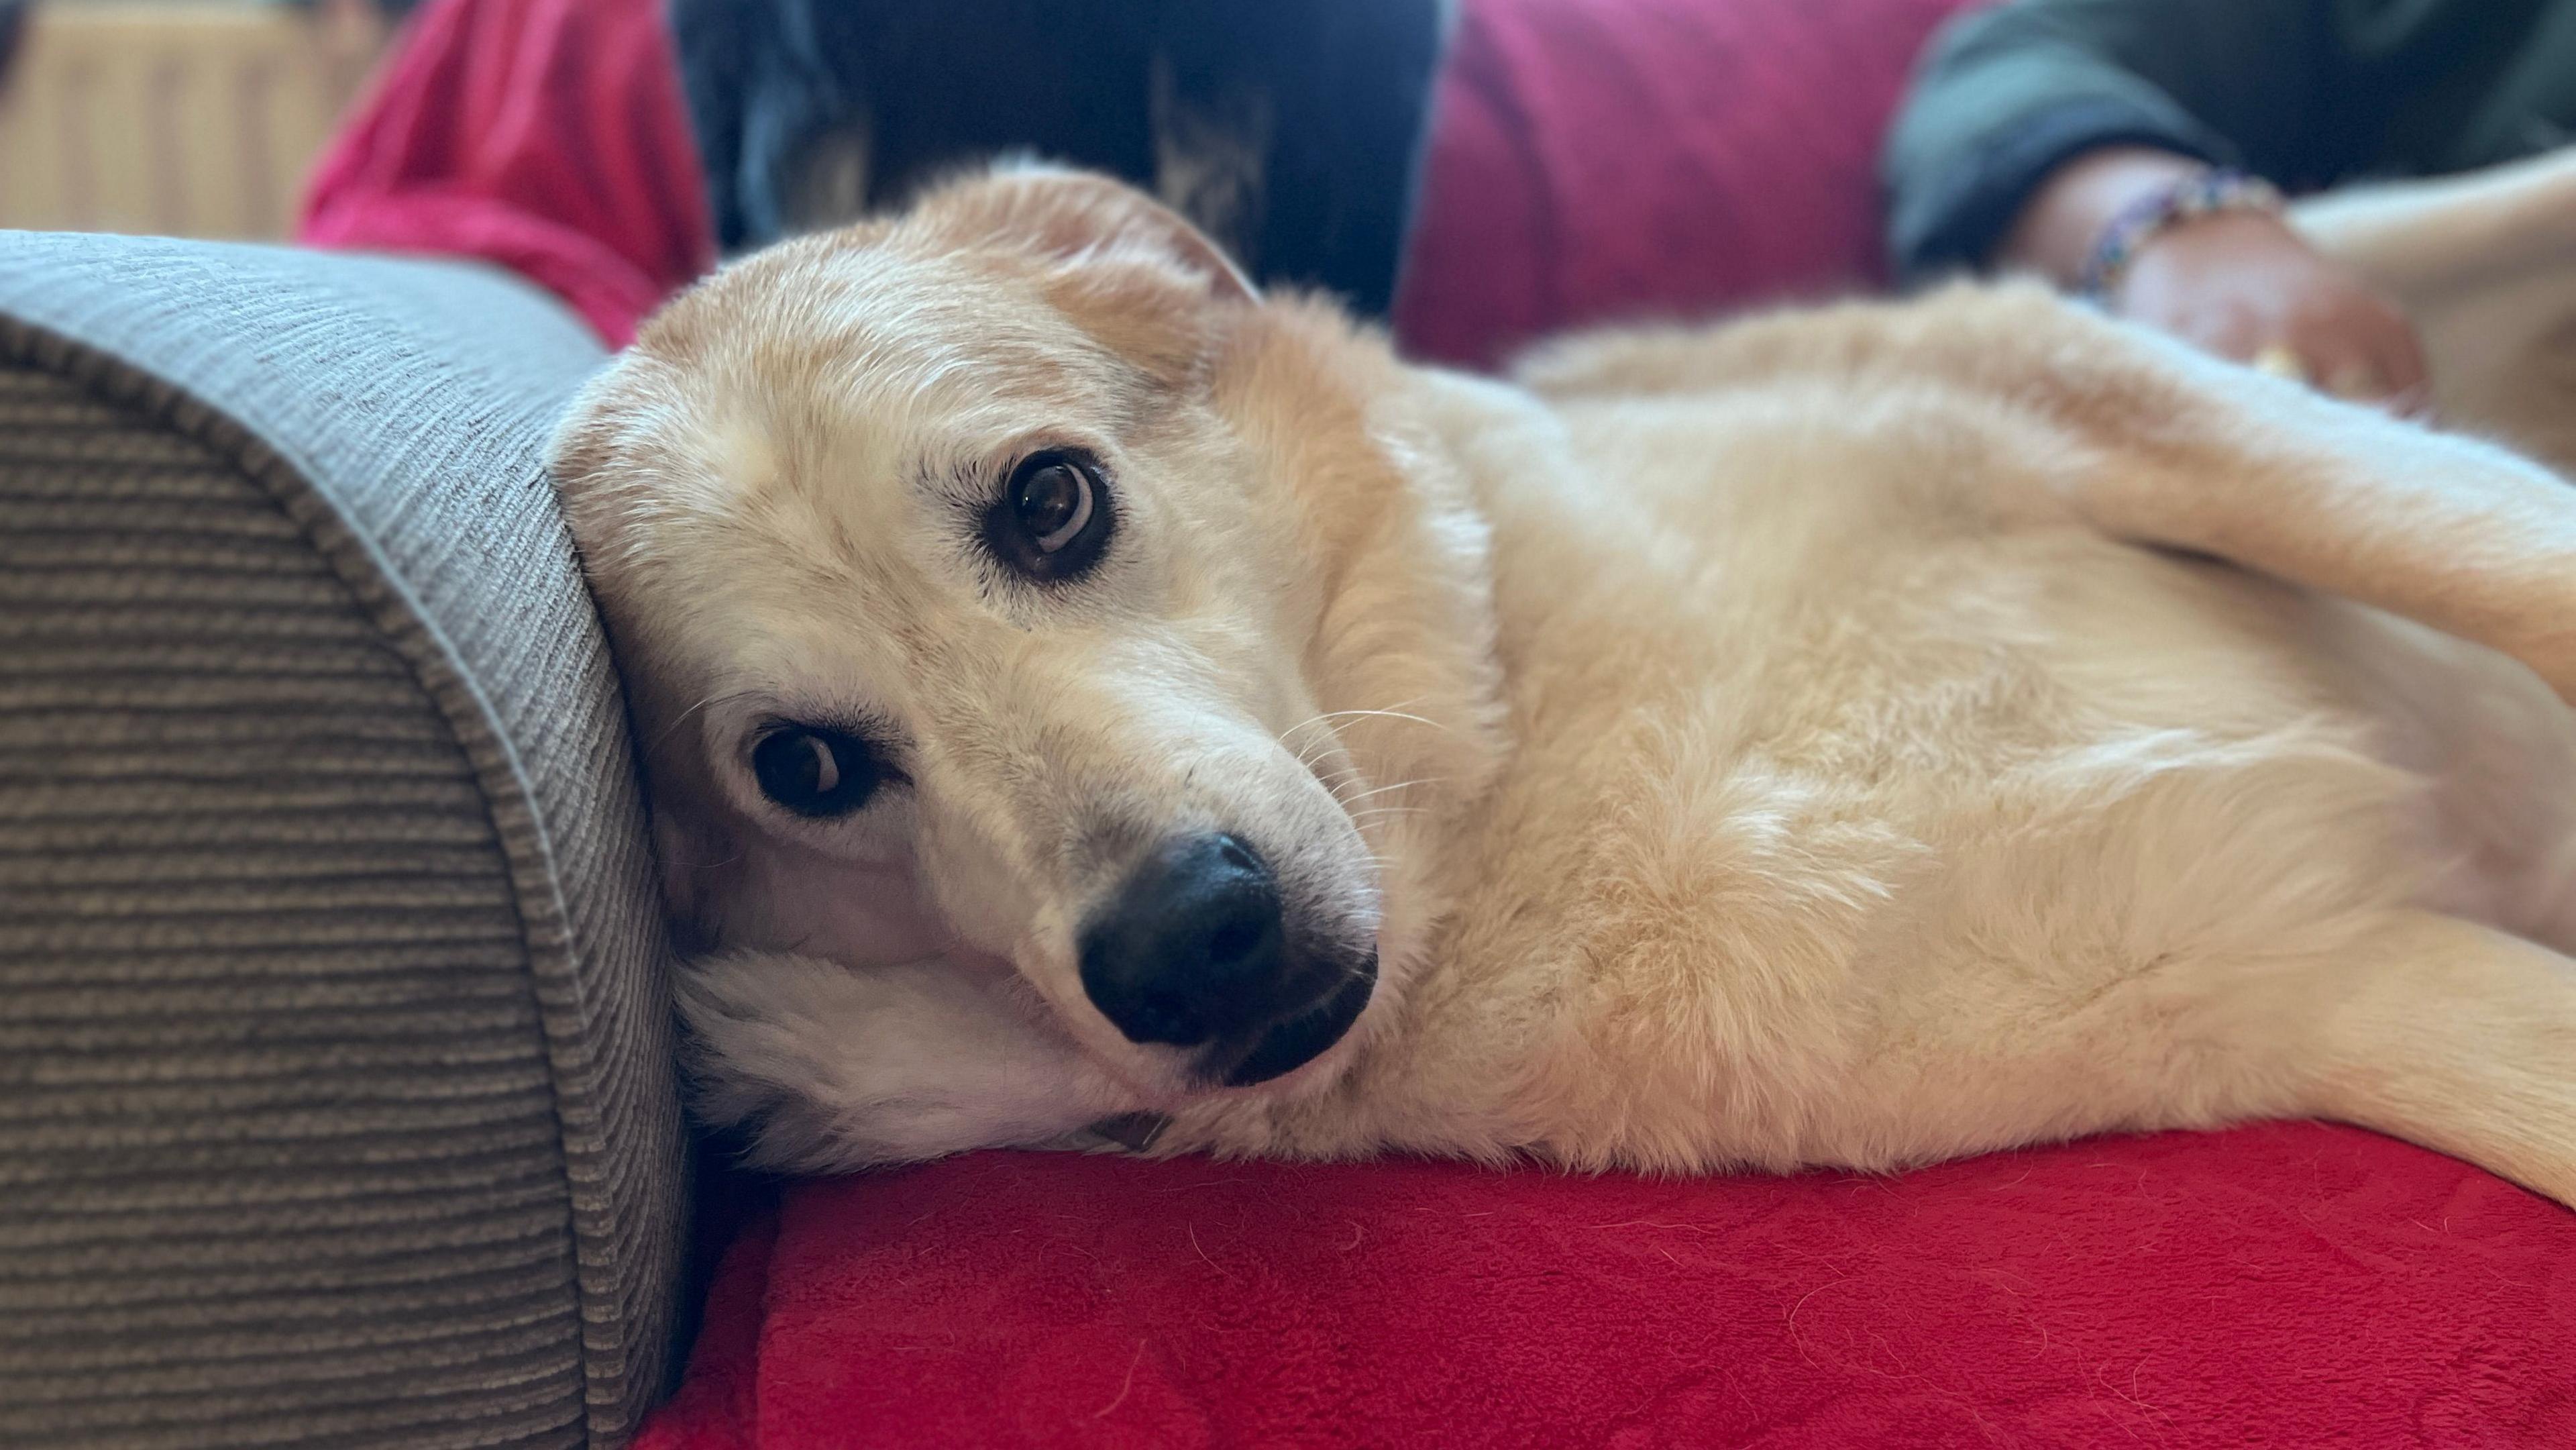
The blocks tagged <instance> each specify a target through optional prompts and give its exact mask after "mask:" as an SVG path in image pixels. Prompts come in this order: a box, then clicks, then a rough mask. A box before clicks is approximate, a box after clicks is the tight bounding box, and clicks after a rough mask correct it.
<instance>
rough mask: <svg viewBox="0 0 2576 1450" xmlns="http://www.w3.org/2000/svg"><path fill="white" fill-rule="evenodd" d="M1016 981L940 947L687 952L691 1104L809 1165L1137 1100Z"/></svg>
mask: <svg viewBox="0 0 2576 1450" xmlns="http://www.w3.org/2000/svg"><path fill="white" fill-rule="evenodd" d="M1007 993H1008V987H1007V985H1006V984H985V983H979V982H977V981H974V980H971V979H970V978H969V977H967V976H966V975H965V974H963V973H962V972H959V971H958V970H956V969H954V968H951V967H949V966H947V965H945V964H942V963H937V962H925V963H914V964H906V965H901V966H891V967H869V968H865V969H858V968H851V967H845V966H842V965H839V964H838V963H834V962H827V961H823V960H820V959H818V958H814V957H799V956H780V955H773V954H768V953H760V952H736V953H728V954H725V955H722V956H716V957H711V958H707V959H705V960H702V961H698V962H693V963H690V964H689V965H687V966H685V967H684V968H682V970H681V972H680V977H679V988H678V997H679V1009H680V1017H681V1020H682V1022H683V1023H684V1025H685V1026H686V1028H687V1030H688V1037H689V1043H688V1064H689V1069H690V1076H691V1079H692V1081H693V1085H694V1091H693V1094H692V1103H693V1106H694V1107H695V1108H696V1110H697V1112H698V1114H699V1116H701V1117H702V1118H704V1119H705V1120H706V1121H707V1122H708V1124H709V1125H710V1126H713V1127H715V1128H718V1129H721V1130H725V1131H726V1132H728V1133H729V1134H731V1135H733V1136H735V1137H737V1138H738V1139H739V1140H740V1141H741V1142H742V1143H743V1145H744V1147H745V1158H746V1159H747V1161H749V1162H751V1163H753V1164H755V1165H757V1166H760V1167H765V1168H774V1169H780V1170H784V1171H791V1172H802V1173H821V1172H834V1171H839V1170H844V1169H851V1168H859V1167H865V1166H867V1165H870V1164H878V1163H894V1162H906V1161H912V1160H917V1159H923V1158H936V1157H940V1156H942V1155H945V1154H949V1153H958V1152H963V1151H965V1150H967V1149H970V1148H998V1147H1035V1146H1041V1145H1047V1144H1052V1143H1055V1142H1057V1141H1059V1140H1061V1139H1064V1138H1065V1137H1067V1136H1068V1135H1070V1134H1073V1133H1076V1132H1078V1131H1079V1130H1081V1129H1082V1128H1084V1127H1085V1126H1086V1125H1088V1124H1091V1123H1094V1122H1096V1121H1098V1120H1100V1119H1102V1118H1105V1117H1108V1116H1111V1115H1114V1114H1117V1113H1122V1112H1127V1111H1131V1110H1133V1109H1134V1108H1135V1107H1136V1106H1137V1105H1136V1104H1135V1103H1133V1102H1131V1101H1128V1100H1127V1099H1126V1098H1125V1097H1124V1096H1123V1094H1122V1093H1121V1092H1120V1091H1119V1089H1118V1088H1117V1086H1116V1085H1115V1084H1114V1083H1113V1082H1111V1081H1110V1080H1109V1079H1108V1078H1107V1077H1106V1075H1104V1074H1102V1073H1100V1072H1099V1071H1098V1070H1096V1069H1094V1068H1092V1067H1091V1066H1090V1065H1089V1064H1088V1063H1087V1062H1086V1061H1085V1059H1084V1058H1083V1057H1082V1055H1081V1053H1080V1052H1079V1050H1078V1049H1076V1048H1075V1047H1074V1046H1073V1044H1072V1043H1071V1042H1070V1041H1068V1040H1066V1039H1065V1038H1063V1037H1062V1036H1061V1035H1059V1034H1057V1033H1055V1032H1053V1031H1052V1030H1051V1029H1050V1028H1049V1027H1048V1026H1047V1025H1045V1024H1044V1023H1043V1022H1042V1021H1041V1020H1038V1019H1036V1018H1035V1017H1034V1015H1033V1010H1032V1009H1031V1008H1029V1007H1027V1006H1025V1005H1023V1004H1022V1003H1020V1002H1017V1001H1014V1000H1012V999H1011V997H1010V996H1009V995H1007Z"/></svg>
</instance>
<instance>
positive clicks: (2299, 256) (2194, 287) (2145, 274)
mask: <svg viewBox="0 0 2576 1450" xmlns="http://www.w3.org/2000/svg"><path fill="white" fill-rule="evenodd" d="M2104 300H2105V301H2106V302H2107V303H2108V304H2109V305H2110V308H2111V310H2112V311H2114V312H2116V313H2118V314H2120V315H2121V316H2123V317H2128V318H2132V319H2134V320H2136V321H2139V322H2144V323H2146V324H2148V325H2150V326H2152V327H2158V328H2162V329H2163V330H2165V331H2167V332H2170V333H2173V334H2175V335H2176V336H2178V337H2181V338H2183V339H2185V340H2187V341H2190V342H2194V343H2197V344H2199V345H2200V346H2202V347H2205V348H2207V349H2209V350H2210V351H2211V352H2215V353H2218V354H2220V355H2222V356H2225V357H2231V358H2234V359H2236V360H2238V361H2239V362H2248V363H2253V364H2255V365H2256V366H2258V367H2262V368H2265V369H2266V370H2268V371H2272V372H2278V373H2284V374H2288V375H2291V376H2295V377H2299V378H2302V379H2305V380H2306V381H2308V382H2310V383H2312V384H2314V385H2315V386H2316V387H2318V388H2321V389H2323V390H2324V391H2326V392H2329V393H2332V394H2334V395H2335V396H2337V397H2341V398H2350V399H2352V400H2354V401H2357V402H2368V403H2374V404H2377V405H2380V406H2383V407H2387V408H2391V409H2393V410H2395V411H2399V412H2406V413H2414V412H2420V411H2421V410H2422V409H2423V407H2424V403H2425V398H2426V388H2427V385H2426V379H2425V371H2424V353H2423V349H2422V347H2421V345H2420V344H2418V342H2417V341H2416V338H2415V328H2414V325H2413V324H2411V323H2409V322H2408V321H2407V320H2406V317H2405V314H2403V313H2401V312H2399V311H2398V310H2397V309H2396V308H2395V307H2394V306H2392V305H2390V304H2389V303H2388V302H2387V301H2386V300H2385V299H2383V298H2382V297H2380V296H2379V294H2378V293H2376V292H2374V291H2372V290H2371V288H2370V285H2369V284H2368V283H2367V282H2365V281H2363V280H2362V278H2361V277H2360V275H2359V274H2358V273H2356V272H2354V271H2353V270H2352V269H2351V268H2349V267H2346V266H2344V265H2343V264H2342V263H2340V262H2337V261H2335V260H2334V259H2333V258H2331V257H2328V256H2326V255H2324V254H2323V253H2321V252H2319V251H2317V250H2316V249H2315V248H2314V247H2311V246H2309V245H2308V243H2307V241H2306V240H2305V239H2304V238H2302V237H2301V236H2300V235H2299V234H2298V233H2297V232H2295V231H2293V230H2291V228H2290V227H2289V225H2288V224H2287V223H2285V222H2283V221H2282V220H2281V219H2280V218H2278V217H2276V216H2272V215H2270V214H2268V213H2264V212H2257V211H2236V212H2219V213H2215V214H2212V215H2209V216H2203V217H2196V218H2193V219H2191V220H2188V221H2184V222H2181V223H2178V224H2176V225H2174V226H2171V227H2168V228H2166V229H2165V230H2163V231H2161V232H2158V233H2156V234H2155V235H2154V236H2151V237H2149V238H2148V239H2147V240H2146V242H2145V243H2144V244H2143V245H2141V246H2140V247H2139V249H2138V251H2137V254H2136V255H2135V256H2134V257H2133V258H2131V259H2130V262H2129V265H2128V267H2127V268H2126V269H2125V270H2124V271H2123V272H2122V273H2121V274H2120V277H2119V281H2118V283H2117V285H2115V286H2114V287H2113V288H2112V289H2111V293H2110V296H2109V297H2107V298H2105V299H2104Z"/></svg>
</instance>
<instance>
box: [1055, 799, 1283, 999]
mask: <svg viewBox="0 0 2576 1450" xmlns="http://www.w3.org/2000/svg"><path fill="white" fill-rule="evenodd" d="M1279 930H1280V929H1279V881H1278V878H1277V877H1275V876H1273V875H1271V873H1270V867H1269V866H1268V865H1267V864H1265V863H1264V862H1263V861H1262V859H1261V856H1260V853H1259V852H1256V851H1254V850H1253V849H1252V848H1251V847H1250V846H1248V845H1246V844H1244V843H1243V842H1242V841H1239V840H1237V839H1235V838H1234V837H1232V836H1226V835H1214V834H1211V835H1205V836H1184V837H1181V838H1179V839H1177V840H1173V841H1169V842H1166V843H1165V844H1164V845H1163V847H1162V849H1160V850H1158V851H1156V852H1155V853H1154V854H1153V855H1151V856H1149V857H1147V858H1146V860H1145V862H1144V864H1143V865H1141V866H1138V867H1137V868H1136V869H1135V871H1134V872H1133V873H1132V874H1130V875H1129V876H1128V878H1127V880H1126V881H1125V882H1124V883H1122V884H1121V885H1120V886H1119V888H1118V890H1117V893H1116V894H1115V895H1113V896H1111V897H1110V899H1109V901H1108V903H1107V904H1106V905H1105V906H1103V907H1101V909H1100V911H1099V913H1098V914H1097V915H1095V916H1094V917H1093V918H1092V919H1091V923H1090V924H1089V925H1088V926H1087V927H1085V928H1084V929H1083V933H1082V989H1083V990H1084V991H1085V992H1088V993H1090V994H1091V1002H1092V1005H1093V1006H1095V1007H1098V1008H1099V1009H1100V1011H1101V1015H1103V1016H1105V1017H1107V1018H1108V1019H1109V1020H1110V1021H1111V1022H1112V1023H1115V1024H1116V1025H1117V1028H1118V1030H1119V1031H1121V1032H1124V1033H1126V1034H1127V1038H1128V1040H1129V1041H1131V1042H1168V1043H1171V1044H1173V1045H1174V1046H1178V1047H1195V1046H1197V1045H1199V1044H1200V1043H1203V1042H1207V1041H1209V1040H1211V1039H1214V1038H1217V1037H1221V1036H1225V1035H1228V1034H1231V1033H1236V1032H1241V1031H1244V1030H1246V1029H1248V1028H1252V1027H1255V1026H1259V1025H1261V1024H1262V1023H1265V1022H1267V1021H1269V1020H1270V1019H1271V1018H1273V1017H1275V1016H1276V1015H1278V1011H1279V1005H1280V1004H1279V1000H1278V998H1279V992H1280V988H1281V986H1282V982H1281V980H1280V979H1281V976H1282V974H1283V971H1284V963H1285V955H1284V952H1283V950H1282V948H1281V946H1280V941H1279Z"/></svg>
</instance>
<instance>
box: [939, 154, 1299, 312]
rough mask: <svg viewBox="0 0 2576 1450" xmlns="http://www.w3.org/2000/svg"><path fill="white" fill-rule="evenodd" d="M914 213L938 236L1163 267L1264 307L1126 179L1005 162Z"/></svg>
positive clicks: (1209, 250)
mask: <svg viewBox="0 0 2576 1450" xmlns="http://www.w3.org/2000/svg"><path fill="white" fill-rule="evenodd" d="M913 215H914V216H915V217H916V218H917V219H918V220H919V222H920V223H921V224H922V225H923V226H925V227H927V228H929V229H931V230H932V231H934V232H935V233H938V234H940V235H943V236H946V237H949V238H952V239H954V240H955V241H957V242H960V243H964V244H968V245H974V244H983V245H996V244H998V245H1001V246H1006V247H1012V248H1019V249H1025V250H1027V251H1030V252H1033V253H1036V254H1037V255H1039V256H1041V257H1045V258H1050V259H1054V260H1057V261H1061V262H1103V263H1116V262H1128V263H1133V262H1138V261H1146V262H1152V263H1158V264H1160V265H1161V266H1163V267H1166V268H1169V269H1171V270H1173V271H1176V272H1178V273H1181V274H1183V275H1184V276H1186V277H1188V278H1190V279H1192V280H1193V281H1194V282H1195V283H1196V284H1197V285H1198V286H1200V287H1202V288H1204V289H1205V290H1206V292H1207V294H1208V295H1209V296H1210V297H1212V298H1214V299H1216V300H1218V301H1220V302H1257V301H1259V300H1260V298H1261V294H1260V291H1259V289H1257V288H1255V287H1254V286H1253V285H1252V279H1251V278H1250V277H1247V276H1245V275H1244V274H1243V269H1242V268H1240V267H1237V266H1236V265H1235V264H1234V259H1233V258H1231V257H1228V256H1227V255H1226V254H1225V249H1224V248H1223V247H1220V246H1218V245H1217V244H1216V243H1215V242H1214V241H1213V240H1211V239H1210V238H1209V237H1208V235H1207V234H1206V233H1205V232H1202V231H1200V230H1199V229H1198V228H1197V227H1194V226H1192V225H1190V224H1189V222H1188V221H1187V220H1185V219H1183V217H1182V216H1181V215H1180V213H1178V212H1176V211H1173V210H1172V209H1171V208H1169V207H1167V206H1164V205H1163V204H1162V203H1161V202H1158V201H1156V200H1154V199H1153V198H1152V197H1150V196H1147V195H1146V194H1145V193H1143V192H1141V191H1138V190H1137V189H1136V188H1134V187H1132V186H1129V185H1127V184H1126V183H1125V182H1122V181H1117V180H1114V179H1112V178H1110V177H1106V176H1101V175H1098V174H1096V173H1093V172H1088V171H1071V170H1067V169H1065V168H1063V167H1057V166H1047V165H1042V164H1037V163H1030V162H1006V163H1004V164H1002V165H1001V166H998V167H996V168H994V169H993V170H991V171H987V172H982V173H978V174H975V175H972V176H968V177H965V178H963V179H960V180H956V181H951V182H949V183H947V184H945V185H943V186H939V187H936V188H934V189H932V190H931V191H929V192H927V193H925V194H924V195H923V196H922V198H921V200H920V201H919V203H918V204H917V205H916V207H915V210H914V213H913Z"/></svg>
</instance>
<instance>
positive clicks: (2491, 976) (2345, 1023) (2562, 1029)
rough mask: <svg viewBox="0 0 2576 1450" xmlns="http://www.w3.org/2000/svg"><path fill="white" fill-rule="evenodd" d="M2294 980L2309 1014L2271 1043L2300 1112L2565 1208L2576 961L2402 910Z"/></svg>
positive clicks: (2574, 1108) (2572, 1130)
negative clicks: (2293, 1084) (2286, 1059)
mask: <svg viewBox="0 0 2576 1450" xmlns="http://www.w3.org/2000/svg"><path fill="white" fill-rule="evenodd" d="M2302 975H2303V977H2304V981H2303V982H2302V983H2301V990H2302V991H2313V992H2315V993H2316V994H2317V996H2316V1000H2315V1002H2314V1004H2313V1009H2314V1013H2315V1015H2313V1016H2312V1017H2309V1018H2308V1020H2307V1021H2305V1022H2301V1023H2295V1024H2287V1033H2286V1035H2287V1036H2288V1037H2289V1039H2290V1040H2289V1041H2288V1042H2285V1043H2283V1044H2281V1045H2282V1046H2285V1047H2287V1048H2288V1049H2289V1051H2290V1052H2291V1053H2292V1054H2293V1058H2294V1060H2293V1061H2292V1062H2291V1063H2290V1064H2288V1065H2289V1066H2290V1067H2291V1068H2292V1070H2293V1071H2294V1072H2296V1073H2297V1074H2298V1075H2299V1076H2300V1077H2301V1078H2302V1079H2303V1080H2304V1081H2305V1082H2306V1083H2307V1084H2308V1087H2307V1088H2306V1089H2305V1096H2304V1100H2303V1101H2302V1102H2300V1103H2299V1105H2298V1106H2299V1108H2300V1110H2302V1111H2305V1112H2309V1113H2313V1114H2315V1115H2316V1116H2319V1117H2326V1118H2336V1119H2340V1120H2342V1121H2344V1122H2349V1123H2357V1124H2360V1125H2361V1126H2363V1127H2366V1128H2375V1129H2378V1130H2379V1131H2381V1132H2384V1133H2388V1134H2391V1135H2393V1136H2395V1137H2400V1138H2404V1139H2406V1140H2408V1141H2409V1142H2413V1143H2420V1144H2423V1145H2424V1146H2426V1147H2429V1148H2437V1149H2439V1150H2441V1151H2442V1152H2445V1153H2449V1154H2452V1155H2453V1156H2455V1157H2459V1158H2463V1159H2466V1160H2468V1161H2469V1162H2471V1163H2475V1164H2477V1165H2478V1166H2480V1167H2482V1168H2486V1169H2488V1170H2490V1171H2492V1172H2494V1173H2497V1174H2500V1175H2502V1176H2503V1177H2506V1178H2510V1179H2512V1180H2514V1181H2515V1182H2517V1183H2520V1184H2522V1185H2524V1186H2525V1187H2527V1188H2530V1189H2532V1190H2533V1191H2534V1192H2537V1193H2542V1194H2546V1195H2547V1196H2549V1197H2551V1198H2554V1199H2556V1200H2558V1201H2559V1202H2560V1203H2563V1204H2566V1205H2568V1206H2569V1207H2571V1208H2576V961H2570V960H2569V959H2567V958H2566V957H2563V956H2560V955H2558V954H2557V953H2555V952H2552V951H2549V950H2548V949H2546V948H2543V947H2539V946H2535V945H2533V944H2532V943H2530V942H2527V941H2524V940H2522V939H2521V938H2519V937H2515V936H2509V935H2507V934H2505V933H2503V932H2499V931H2495V930H2493V929H2491V928H2488V927H2484V926H2479V925H2476V924H2474V923H2471V922H2467V921H2462V920H2459V919H2458V918H2455V917H2447V916H2438V915H2434V914H2431V913H2427V912H2412V911H2410V912H2399V913H2394V914H2392V916H2391V917H2390V919H2388V920H2387V921H2385V922H2383V923H2379V924H2377V925H2376V927H2375V929H2373V930H2371V931H2368V932H2365V933H2363V934H2362V935H2361V936H2360V938H2359V939H2358V940H2357V941H2356V942H2355V943H2354V944H2353V945H2352V946H2351V947H2350V948H2348V949H2347V951H2346V953H2345V954H2343V955H2341V956H2340V957H2338V958H2337V959H2336V960H2333V961H2329V962H2326V963H2322V964H2320V966H2319V967H2317V968H2315V969H2314V970H2313V972H2312V973H2303V974H2302ZM2301 1005H2302V1006H2305V1005H2307V1004H2301ZM2303 1015H2304V1014H2303ZM2256 1050H2257V1051H2262V1050H2265V1048H2264V1046H2258V1047H2257V1049H2256Z"/></svg>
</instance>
